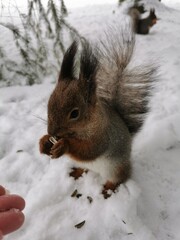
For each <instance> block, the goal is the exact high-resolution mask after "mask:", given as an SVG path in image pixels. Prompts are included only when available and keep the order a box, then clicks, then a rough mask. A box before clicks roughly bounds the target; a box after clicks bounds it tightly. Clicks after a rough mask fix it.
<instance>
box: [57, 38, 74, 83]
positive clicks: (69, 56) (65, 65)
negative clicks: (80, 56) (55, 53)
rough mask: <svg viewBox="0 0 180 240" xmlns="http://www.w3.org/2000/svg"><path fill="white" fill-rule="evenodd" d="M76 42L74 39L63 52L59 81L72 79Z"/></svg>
mask: <svg viewBox="0 0 180 240" xmlns="http://www.w3.org/2000/svg"><path fill="white" fill-rule="evenodd" d="M77 49H78V44H77V42H76V41H74V42H73V43H72V44H71V46H70V47H69V48H68V49H67V51H66V52H65V54H64V58H63V61H62V65H61V71H60V76H59V81H64V80H66V81H67V80H72V79H74V62H75V56H76V53H77Z"/></svg>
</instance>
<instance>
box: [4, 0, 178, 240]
mask: <svg viewBox="0 0 180 240" xmlns="http://www.w3.org/2000/svg"><path fill="white" fill-rule="evenodd" d="M87 2H88V1H87ZM89 2H90V1H89ZM89 2H88V3H89ZM102 2H103V1H102ZM162 2H163V3H157V1H156V0H151V1H150V0H148V5H149V7H152V6H154V7H155V8H156V12H157V15H158V17H160V18H161V20H160V21H159V22H158V24H157V25H155V26H154V27H153V28H152V29H151V32H150V34H149V35H147V36H140V35H137V39H136V51H135V56H136V57H134V61H135V62H136V63H138V64H139V63H142V62H145V61H146V62H148V61H149V62H150V63H151V62H153V63H155V64H157V65H159V66H160V68H159V80H158V81H157V83H156V86H155V90H154V94H153V97H152V101H151V112H150V114H149V116H148V118H147V121H146V123H145V125H144V128H143V129H142V131H141V132H140V133H139V134H138V135H137V136H136V138H135V139H134V144H133V152H132V163H133V168H134V170H133V176H132V178H131V179H130V180H129V181H128V182H127V183H126V184H121V185H120V187H119V189H118V192H117V193H116V194H113V195H112V196H111V197H110V198H109V199H107V200H104V199H103V197H102V195H101V194H100V192H101V189H102V184H103V182H102V179H101V178H100V176H98V175H97V174H95V173H93V172H90V171H89V172H88V174H84V176H83V177H82V178H80V179H79V180H77V181H74V180H73V178H71V177H69V175H68V174H69V171H70V168H71V167H72V166H73V161H72V160H71V159H68V158H67V157H66V156H63V157H61V158H60V159H58V160H51V159H50V158H49V157H47V156H44V155H40V153H39V150H38V141H39V138H40V137H41V136H42V135H43V134H45V133H46V124H45V122H44V121H42V120H41V119H40V118H44V119H46V104H47V100H48V97H49V94H50V93H51V91H52V89H53V88H54V84H53V83H51V82H54V79H47V81H45V82H44V84H41V85H34V86H31V87H28V86H23V87H19V86H16V87H9V88H1V89H0V126H1V128H0V146H1V148H0V183H1V184H2V185H4V186H5V187H6V188H7V189H9V190H10V191H11V192H12V193H17V194H20V195H22V196H23V197H24V198H25V200H26V208H25V211H24V213H25V215H26V221H25V224H24V225H23V227H22V228H21V229H20V230H18V231H17V232H15V233H13V234H11V235H9V236H7V237H6V239H11V240H12V239H18V240H27V239H33V240H49V239H52V240H56V239H57V240H61V239H66V240H76V239H77V240H79V239H83V240H102V239H103V240H110V239H111V240H119V239H122V240H131V239H132V240H153V239H156V240H171V239H174V240H179V239H180V228H179V226H180V203H179V199H180V174H179V170H180V124H179V123H180V77H179V76H180V44H179V43H180V5H179V3H178V1H172V0H171V1H170V0H164V1H162ZM169 6H170V7H169ZM124 10H125V9H124V8H123V7H122V9H118V8H117V5H116V4H114V5H105V4H103V3H102V4H101V5H97V6H91V7H88V8H80V9H72V10H71V11H70V15H69V17H68V20H69V22H70V23H71V24H73V26H74V27H76V28H77V29H78V30H79V32H80V33H81V34H82V35H84V36H85V37H87V38H89V39H90V40H92V41H96V40H97V39H98V38H99V37H100V36H101V35H102V33H103V31H104V29H106V27H107V25H108V26H112V25H114V24H116V23H117V22H119V23H122V24H123V23H124V21H126V20H127V16H126V15H125V13H124V12H125V11H124ZM1 38H3V39H7V40H8V41H10V39H9V36H8V35H6V36H2V35H1V36H0V40H1ZM12 41H13V40H12ZM11 51H12V49H11ZM75 189H77V190H78V192H79V193H81V194H82V196H81V197H80V198H76V197H75V198H72V197H71V194H72V193H73V192H74V190H75ZM88 196H90V197H91V198H92V199H93V202H92V203H90V202H89V200H88V199H87V197H88ZM84 220H85V224H84V226H83V227H82V228H79V229H77V228H75V227H74V226H75V225H76V224H78V223H80V222H82V221H84Z"/></svg>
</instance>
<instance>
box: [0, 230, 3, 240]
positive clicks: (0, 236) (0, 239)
mask: <svg viewBox="0 0 180 240" xmlns="http://www.w3.org/2000/svg"><path fill="white" fill-rule="evenodd" d="M2 239H3V235H2V232H1V230H0V240H2Z"/></svg>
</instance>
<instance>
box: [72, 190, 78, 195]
mask: <svg viewBox="0 0 180 240" xmlns="http://www.w3.org/2000/svg"><path fill="white" fill-rule="evenodd" d="M77 194H78V190H77V189H75V190H74V192H73V193H72V194H71V197H76V196H77Z"/></svg>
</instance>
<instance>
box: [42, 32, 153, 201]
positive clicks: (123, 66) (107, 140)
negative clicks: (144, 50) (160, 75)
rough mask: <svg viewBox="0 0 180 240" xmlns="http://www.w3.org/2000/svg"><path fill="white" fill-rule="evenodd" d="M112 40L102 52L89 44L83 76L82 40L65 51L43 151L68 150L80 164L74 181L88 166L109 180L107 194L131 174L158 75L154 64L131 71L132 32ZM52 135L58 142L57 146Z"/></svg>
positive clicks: (55, 153)
mask: <svg viewBox="0 0 180 240" xmlns="http://www.w3.org/2000/svg"><path fill="white" fill-rule="evenodd" d="M120 39H121V40H122V41H120ZM107 42H108V44H107V46H106V44H105V43H104V44H102V47H101V50H99V49H98V50H97V49H93V48H92V47H91V46H90V44H89V43H88V42H84V44H83V46H82V50H81V55H80V69H79V76H76V70H77V69H76V68H77V64H75V63H76V56H77V55H78V54H77V51H78V44H77V42H76V41H74V42H73V43H72V45H71V46H70V47H69V49H68V50H67V51H66V53H65V55H64V58H63V61H62V66H61V71H60V75H59V79H58V82H57V84H56V86H55V89H54V91H53V92H52V94H51V96H50V98H49V102H48V128H47V132H48V134H47V135H45V136H43V137H42V138H41V139H40V142H39V146H40V152H41V153H45V154H47V155H50V156H51V157H52V158H59V157H60V156H62V155H63V154H67V155H69V156H70V157H71V158H72V159H73V160H74V161H75V162H76V163H78V165H79V166H80V167H79V168H73V171H72V172H71V173H70V176H73V177H74V178H75V179H77V178H78V177H80V176H81V175H82V173H83V172H84V169H89V170H93V171H95V172H97V173H99V174H100V175H101V176H102V178H103V179H104V182H105V185H104V189H103V194H104V197H105V198H107V197H108V196H109V195H108V193H107V190H108V189H111V190H113V191H114V190H115V189H116V187H117V186H118V185H119V184H120V183H123V182H125V181H126V180H127V179H128V178H129V177H130V174H131V164H130V156H131V141H132V136H133V135H134V134H135V133H137V132H138V130H139V129H140V128H141V126H142V124H143V121H144V114H146V113H147V110H148V108H147V104H148V98H147V96H148V95H149V90H150V87H151V84H152V81H153V75H154V74H153V73H154V69H151V68H140V67H137V68H136V67H135V68H133V69H129V63H130V62H131V58H132V55H133V48H134V42H135V41H134V37H133V36H132V37H131V39H130V40H127V41H126V40H125V38H124V37H123V36H118V37H117V38H112V42H111V43H110V41H109V40H108V41H107ZM121 42H122V43H121ZM115 44H117V47H115ZM51 136H53V137H54V138H55V139H56V141H57V142H56V143H55V144H54V145H53V143H51V141H50V137H51Z"/></svg>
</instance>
